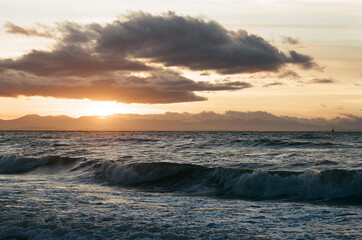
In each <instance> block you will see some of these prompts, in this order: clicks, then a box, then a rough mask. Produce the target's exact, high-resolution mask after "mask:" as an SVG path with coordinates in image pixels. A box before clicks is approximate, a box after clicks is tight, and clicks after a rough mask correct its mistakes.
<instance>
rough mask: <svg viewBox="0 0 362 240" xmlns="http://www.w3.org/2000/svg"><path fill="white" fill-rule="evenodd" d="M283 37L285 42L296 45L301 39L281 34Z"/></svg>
mask: <svg viewBox="0 0 362 240" xmlns="http://www.w3.org/2000/svg"><path fill="white" fill-rule="evenodd" d="M281 37H282V39H283V43H287V44H290V45H296V44H299V40H298V39H296V38H292V37H288V36H281Z"/></svg>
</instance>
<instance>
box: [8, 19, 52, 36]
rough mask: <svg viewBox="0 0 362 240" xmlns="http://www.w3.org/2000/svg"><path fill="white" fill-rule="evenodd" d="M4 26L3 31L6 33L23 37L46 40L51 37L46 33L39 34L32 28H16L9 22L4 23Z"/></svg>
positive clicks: (16, 26)
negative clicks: (43, 38) (44, 38)
mask: <svg viewBox="0 0 362 240" xmlns="http://www.w3.org/2000/svg"><path fill="white" fill-rule="evenodd" d="M4 26H5V29H6V30H5V31H6V32H7V33H13V34H20V35H24V36H36V37H46V38H50V37H52V35H51V34H50V33H49V32H48V31H43V32H39V31H38V30H36V29H34V28H28V27H22V26H18V25H15V24H13V23H11V22H6V23H5V25H4Z"/></svg>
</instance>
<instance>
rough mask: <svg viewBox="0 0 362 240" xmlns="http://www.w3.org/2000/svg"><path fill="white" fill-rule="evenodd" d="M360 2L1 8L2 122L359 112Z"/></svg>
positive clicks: (114, 1)
mask: <svg viewBox="0 0 362 240" xmlns="http://www.w3.org/2000/svg"><path fill="white" fill-rule="evenodd" d="M361 9H362V1H359V0H344V1H342V0H314V1H312V0H256V1H243V0H240V1H237V0H233V1H231V0H230V1H217V0H196V1H195V0H194V1H188V0H183V1H178V0H176V1H161V0H157V1H141V0H134V1H122V0H105V1H94V0H93V1H90V0H87V1H86V0H72V1H68V0H64V1H49V0H42V1H40V0H33V1H25V0H11V1H10V0H2V1H0V119H13V118H17V117H21V116H24V115H27V114H39V115H43V116H46V115H68V116H71V117H79V116H89V115H102V116H105V115H109V114H116V113H136V114H156V113H157V114H159V113H165V112H180V113H181V112H189V113H199V112H203V111H213V112H216V113H224V112H227V111H240V112H253V111H265V112H269V113H271V114H274V115H276V116H290V117H298V118H327V119H331V118H335V117H338V116H358V117H360V116H362V68H361V66H362V11H361Z"/></svg>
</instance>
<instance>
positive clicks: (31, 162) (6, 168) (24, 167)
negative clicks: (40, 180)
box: [0, 154, 80, 174]
mask: <svg viewBox="0 0 362 240" xmlns="http://www.w3.org/2000/svg"><path fill="white" fill-rule="evenodd" d="M79 160H80V159H79V158H70V157H62V156H46V157H41V158H34V157H25V156H23V155H21V154H8V155H3V156H0V174H14V173H24V172H28V171H31V170H33V169H36V168H38V167H42V166H48V167H50V166H55V165H63V166H64V165H70V164H74V163H76V162H77V161H79Z"/></svg>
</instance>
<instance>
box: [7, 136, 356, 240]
mask: <svg viewBox="0 0 362 240" xmlns="http://www.w3.org/2000/svg"><path fill="white" fill-rule="evenodd" d="M361 238H362V133H340V132H335V133H329V132H21V131H19V132H0V239H361Z"/></svg>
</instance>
